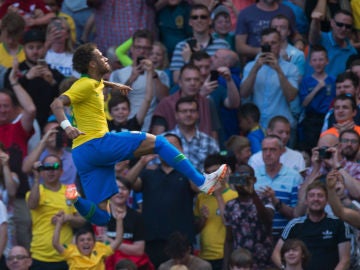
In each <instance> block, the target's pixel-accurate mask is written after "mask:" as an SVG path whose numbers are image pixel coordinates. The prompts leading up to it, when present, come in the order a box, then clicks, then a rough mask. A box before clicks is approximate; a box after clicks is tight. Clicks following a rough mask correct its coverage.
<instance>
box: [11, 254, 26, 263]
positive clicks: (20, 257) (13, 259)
mask: <svg viewBox="0 0 360 270" xmlns="http://www.w3.org/2000/svg"><path fill="white" fill-rule="evenodd" d="M27 258H29V256H27V255H13V256H8V257H7V258H6V260H7V261H8V262H11V261H15V260H17V261H21V260H24V259H27Z"/></svg>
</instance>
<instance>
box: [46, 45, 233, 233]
mask: <svg viewBox="0 0 360 270" xmlns="http://www.w3.org/2000/svg"><path fill="white" fill-rule="evenodd" d="M73 68H74V69H75V70H76V71H78V72H79V73H81V74H82V76H81V78H80V79H79V80H77V81H76V82H75V83H74V84H73V85H72V86H71V87H70V89H69V90H67V91H66V92H64V93H63V94H62V95H61V96H60V97H58V98H56V99H55V100H54V101H53V103H52V104H51V109H52V111H53V113H54V114H55V116H56V119H57V121H58V122H59V123H60V126H61V128H62V129H64V130H65V133H66V134H67V136H68V137H69V138H70V139H72V140H73V150H72V155H73V160H74V163H75V165H76V168H77V170H78V173H79V176H80V181H81V184H82V187H83V190H84V194H85V198H81V197H79V196H78V194H77V192H76V188H74V186H69V188H68V190H67V191H68V192H67V196H66V197H67V199H69V200H71V201H73V203H74V206H75V207H76V209H77V210H78V211H79V213H80V214H81V215H82V216H83V217H85V218H86V219H87V220H88V221H90V222H92V223H94V224H96V225H100V226H103V225H106V224H107V223H108V221H109V220H110V213H109V211H108V210H107V207H108V200H109V199H110V198H111V197H112V196H113V195H115V194H116V193H118V188H117V185H116V182H115V171H114V165H115V163H117V162H119V161H121V160H127V159H131V158H134V157H135V158H138V157H140V156H142V155H146V154H152V153H156V154H159V156H160V157H161V158H162V159H163V160H165V161H166V162H167V163H168V164H169V165H170V166H172V167H173V168H175V169H176V170H178V171H180V172H182V173H183V174H184V175H185V176H186V177H187V178H188V179H191V181H192V182H193V183H194V184H195V185H196V186H198V188H199V190H201V191H202V192H205V193H208V194H211V193H212V192H213V191H214V190H215V189H216V187H217V183H218V182H219V181H221V180H223V179H224V177H225V176H226V174H227V171H228V169H227V165H225V164H224V165H222V166H221V167H220V168H219V169H218V170H217V171H215V172H214V173H212V174H208V175H202V174H201V173H199V172H198V171H197V170H196V169H195V168H194V167H193V166H192V164H191V163H190V161H189V160H188V159H187V158H186V157H185V156H184V155H183V154H182V153H180V152H179V151H178V150H177V149H176V148H175V147H174V146H172V145H171V144H170V143H168V142H167V140H166V139H165V138H164V137H163V136H154V135H152V134H149V133H145V132H120V133H110V132H108V126H107V122H106V116H105V111H104V95H103V88H104V85H105V86H111V87H113V88H116V89H118V90H119V91H120V92H121V93H122V94H127V93H128V92H129V91H130V90H131V88H130V87H128V86H126V85H122V84H114V83H110V82H106V81H104V80H103V79H102V78H103V76H104V75H105V74H106V73H108V72H110V71H111V68H110V65H109V63H108V59H107V58H106V57H105V56H103V55H102V53H101V52H100V51H99V50H98V49H97V47H96V45H94V44H90V43H88V44H84V45H82V46H80V47H78V49H77V50H76V51H75V53H74V56H73ZM149 76H153V74H149ZM69 105H71V108H72V113H73V117H74V125H75V126H72V125H71V123H70V122H69V120H67V118H66V116H65V113H64V106H69Z"/></svg>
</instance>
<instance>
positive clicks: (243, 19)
mask: <svg viewBox="0 0 360 270" xmlns="http://www.w3.org/2000/svg"><path fill="white" fill-rule="evenodd" d="M279 14H281V15H284V16H286V17H287V18H288V19H289V20H290V25H291V29H293V30H295V29H296V27H295V15H294V13H293V12H292V10H291V8H289V7H287V6H285V5H283V4H279V8H278V9H277V10H274V11H264V10H261V9H259V8H258V7H257V4H252V5H250V6H248V7H247V8H244V9H243V10H242V11H241V12H240V13H239V15H238V19H237V24H236V35H247V41H246V44H248V45H250V46H253V47H260V43H261V42H260V41H261V31H262V30H264V29H266V28H269V25H270V21H271V19H272V18H273V17H275V16H276V15H279Z"/></svg>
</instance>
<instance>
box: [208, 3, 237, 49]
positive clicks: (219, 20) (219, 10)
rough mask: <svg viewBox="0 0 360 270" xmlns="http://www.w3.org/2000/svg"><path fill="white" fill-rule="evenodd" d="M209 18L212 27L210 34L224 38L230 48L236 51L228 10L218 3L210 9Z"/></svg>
mask: <svg viewBox="0 0 360 270" xmlns="http://www.w3.org/2000/svg"><path fill="white" fill-rule="evenodd" d="M211 18H212V20H213V29H214V32H213V33H212V36H213V37H214V38H222V39H225V40H226V41H227V42H228V43H229V45H230V48H231V50H233V51H236V49H235V34H234V32H231V18H230V10H229V9H228V8H227V7H226V6H224V5H219V6H217V7H216V8H215V9H214V10H213V11H212V13H211Z"/></svg>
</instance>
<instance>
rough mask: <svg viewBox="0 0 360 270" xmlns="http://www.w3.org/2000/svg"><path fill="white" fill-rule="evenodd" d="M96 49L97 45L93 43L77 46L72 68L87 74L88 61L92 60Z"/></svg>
mask: <svg viewBox="0 0 360 270" xmlns="http://www.w3.org/2000/svg"><path fill="white" fill-rule="evenodd" d="M96 49H97V46H96V44H94V43H86V44H83V45H81V46H79V47H78V48H77V49H76V50H75V52H74V55H73V61H72V62H73V68H74V69H75V70H76V71H77V72H79V73H82V74H87V73H88V71H89V64H90V61H92V60H93V57H94V51H95V50H96Z"/></svg>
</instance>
